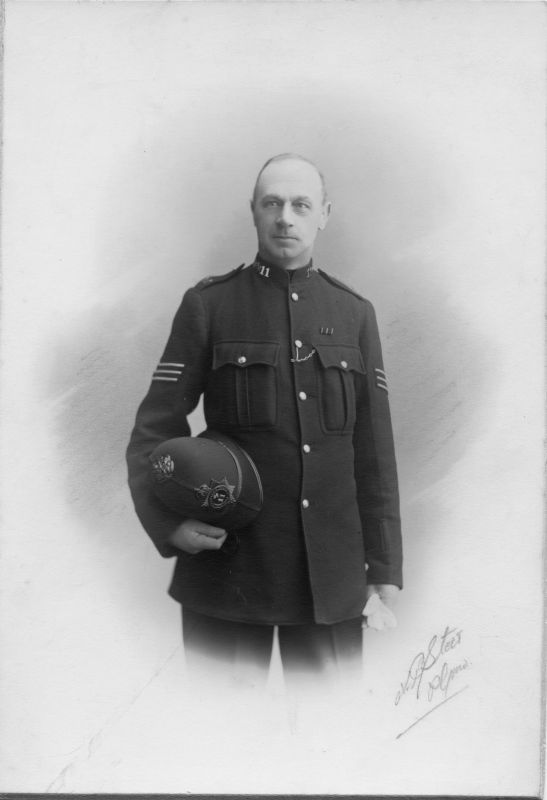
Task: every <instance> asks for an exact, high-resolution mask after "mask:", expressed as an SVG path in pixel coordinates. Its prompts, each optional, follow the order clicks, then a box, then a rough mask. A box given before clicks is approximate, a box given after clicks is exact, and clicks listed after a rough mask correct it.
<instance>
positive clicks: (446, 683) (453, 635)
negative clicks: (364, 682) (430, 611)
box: [394, 625, 471, 738]
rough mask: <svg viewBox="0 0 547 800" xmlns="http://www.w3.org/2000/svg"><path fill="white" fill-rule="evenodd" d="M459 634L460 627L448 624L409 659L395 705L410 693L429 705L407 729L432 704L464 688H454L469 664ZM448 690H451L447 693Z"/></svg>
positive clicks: (460, 632) (442, 701) (438, 702)
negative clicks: (463, 652) (462, 650)
mask: <svg viewBox="0 0 547 800" xmlns="http://www.w3.org/2000/svg"><path fill="white" fill-rule="evenodd" d="M462 637H463V631H462V630H461V629H460V628H451V627H450V626H448V625H447V626H446V627H445V629H444V631H443V633H440V634H435V635H434V636H432V637H431V639H430V640H429V643H428V645H427V647H425V648H424V649H423V650H420V652H419V653H417V655H416V656H414V658H413V659H412V661H411V663H410V666H409V668H408V671H407V673H406V675H405V677H404V679H403V680H402V681H401V683H400V685H399V689H398V690H397V692H396V693H395V700H394V702H395V705H396V706H398V705H399V703H400V702H401V700H403V698H405V697H413V698H414V699H415V700H418V701H423V702H425V703H427V704H428V705H431V707H430V708H429V710H428V711H427V712H426V713H425V714H423V715H422V716H421V717H419V719H417V720H416V721H415V722H414V723H413V724H412V725H411V726H410V727H409V728H407V729H406V730H410V728H412V727H413V726H414V725H415V724H416V723H417V722H419V721H420V720H422V719H423V718H424V717H425V716H427V715H428V714H429V713H431V711H433V710H434V709H435V708H438V707H439V706H440V705H443V704H444V703H445V702H446V701H447V700H450V699H451V698H452V697H455V696H456V695H457V694H460V692H462V691H463V690H464V689H466V688H467V687H466V686H464V687H463V688H460V689H459V690H458V691H454V690H455V689H456V688H457V684H458V678H459V677H460V676H461V674H462V673H463V672H465V671H466V670H468V669H469V668H470V666H471V663H470V662H469V660H468V659H467V658H465V657H464V656H463V655H462V653H461V648H460V645H461V643H462ZM450 691H452V692H453V693H452V694H449V692H450ZM434 703H436V705H434ZM422 707H423V706H422ZM403 733H406V731H403V732H402V733H400V734H399V735H398V736H397V738H399V737H400V736H402V735H403Z"/></svg>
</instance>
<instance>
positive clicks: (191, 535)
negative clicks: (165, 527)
mask: <svg viewBox="0 0 547 800" xmlns="http://www.w3.org/2000/svg"><path fill="white" fill-rule="evenodd" d="M227 535H228V534H227V533H226V531H225V530H223V529H222V528H215V527H214V525H207V523H206V522H199V521H198V520H197V519H185V520H184V522H182V523H181V524H180V525H179V526H178V528H177V529H176V531H175V532H174V533H172V534H171V536H170V537H169V539H168V542H169V544H172V545H173V546H174V547H178V548H179V550H184V552H185V553H190V555H195V554H196V553H200V552H201V551H202V550H219V549H220V548H221V547H222V545H223V544H224V540H225V539H226V536H227Z"/></svg>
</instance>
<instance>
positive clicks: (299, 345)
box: [294, 339, 302, 347]
mask: <svg viewBox="0 0 547 800" xmlns="http://www.w3.org/2000/svg"><path fill="white" fill-rule="evenodd" d="M294 343H295V345H296V346H297V347H302V342H301V341H300V339H295V340H294Z"/></svg>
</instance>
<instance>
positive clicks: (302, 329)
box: [128, 260, 402, 624]
mask: <svg viewBox="0 0 547 800" xmlns="http://www.w3.org/2000/svg"><path fill="white" fill-rule="evenodd" d="M154 375H155V377H154V379H153V380H152V384H151V386H150V389H149V391H148V394H147V395H146V397H145V399H144V400H143V402H142V404H141V406H140V408H139V410H138V413H137V419H136V423H135V428H134V430H133V433H132V436H131V442H130V445H129V448H128V465H129V479H130V487H131V492H132V495H133V500H134V503H135V507H136V510H137V513H138V516H139V518H140V520H141V522H142V525H143V526H144V528H145V529H146V531H147V532H148V534H149V535H150V537H151V538H152V540H153V541H154V543H155V545H156V547H157V549H158V550H159V552H160V553H161V554H162V555H163V556H172V555H177V556H178V558H177V564H176V568H175V573H174V576H173V580H172V583H171V587H170V590H169V591H170V594H171V596H172V597H174V598H175V599H176V600H178V601H179V602H181V603H183V604H184V605H185V606H186V607H187V608H190V609H193V610H195V611H199V612H201V613H203V614H208V615H210V616H214V617H220V618H224V619H230V620H241V621H248V622H260V623H270V624H297V623H307V622H313V621H315V622H317V623H334V622H338V621H341V620H345V619H351V618H353V617H358V616H360V614H361V612H362V610H363V607H364V605H365V602H366V596H365V589H366V582H367V579H368V581H369V582H370V583H392V584H397V585H398V586H401V585H402V576H401V564H402V551H401V533H400V519H399V498H398V489H397V472H396V464H395V455H394V448H393V437H392V430H391V421H390V414H389V406H388V395H387V384H386V378H385V373H384V370H383V363H382V354H381V348H380V340H379V336H378V329H377V325H376V319H375V314H374V309H373V307H372V305H371V304H370V302H369V301H368V300H365V299H363V298H361V297H360V296H359V295H357V294H356V293H354V292H353V291H351V290H350V289H348V288H347V287H346V286H344V285H343V284H341V283H339V282H338V281H336V280H335V279H334V278H331V277H329V276H328V275H326V274H325V273H323V272H322V271H317V270H316V269H314V268H313V267H312V266H311V265H310V266H308V267H302V268H300V269H297V270H294V271H292V272H290V271H285V270H283V269H280V268H278V267H275V266H271V265H266V264H265V263H264V262H261V261H259V260H257V261H255V263H254V264H253V265H251V266H250V267H248V268H246V269H243V268H242V267H240V268H238V269H237V270H234V271H233V272H231V273H228V274H227V275H224V276H220V277H216V278H208V279H205V280H204V281H201V282H200V283H199V284H198V285H197V286H195V287H194V288H192V289H189V290H188V291H187V292H186V294H185V295H184V298H183V301H182V304H181V306H180V308H179V310H178V311H177V314H176V316H175V319H174V322H173V327H172V331H171V335H170V337H169V340H168V342H167V345H166V348H165V350H164V352H163V355H162V357H161V361H160V364H159V369H158V370H157V371H156V372H155V374H154ZM201 394H203V395H204V411H205V419H206V422H207V426H208V428H211V429H213V430H217V431H220V432H223V433H225V434H226V435H228V436H230V437H231V438H233V439H234V440H236V441H237V442H238V443H239V444H240V445H241V446H242V447H243V448H244V449H245V450H246V451H247V452H248V453H249V455H250V456H251V458H252V459H253V460H254V462H255V464H256V466H257V467H258V471H259V473H260V476H261V478H262V483H263V487H264V506H263V509H262V511H261V513H260V515H259V517H258V518H257V519H256V521H255V522H254V523H253V524H251V525H250V526H248V528H245V529H244V530H240V531H237V536H234V535H232V536H230V537H229V538H228V540H227V543H228V542H230V540H232V543H235V545H236V546H233V547H227V546H225V547H223V548H222V549H221V550H220V551H218V550H206V551H202V552H200V553H198V554H197V555H189V554H186V553H184V552H181V551H180V550H178V549H175V548H173V547H171V546H170V545H169V544H168V543H167V541H166V540H167V538H168V537H169V535H170V534H171V533H172V532H173V531H174V529H175V528H176V527H177V525H179V524H180V522H181V518H179V517H177V516H176V515H175V514H173V513H172V512H170V511H169V510H167V508H166V507H164V506H163V505H162V504H161V502H160V501H159V500H157V499H156V498H155V496H154V494H153V491H152V488H151V483H150V480H149V478H148V472H149V462H148V456H149V454H150V453H151V451H152V450H153V449H154V447H155V446H156V445H157V444H158V443H159V442H162V441H164V440H166V439H169V438H172V437H176V436H188V435H190V429H189V426H188V422H187V419H186V417H187V415H188V414H189V413H190V412H191V411H192V410H193V409H194V408H195V407H196V405H197V403H198V401H199V398H200V396H201ZM367 570H368V571H367Z"/></svg>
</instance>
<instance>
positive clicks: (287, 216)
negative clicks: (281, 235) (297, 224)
mask: <svg viewBox="0 0 547 800" xmlns="http://www.w3.org/2000/svg"><path fill="white" fill-rule="evenodd" d="M277 222H278V224H279V225H292V224H293V210H292V208H291V205H290V203H283V205H282V206H280V207H279V214H278V215H277Z"/></svg>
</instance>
